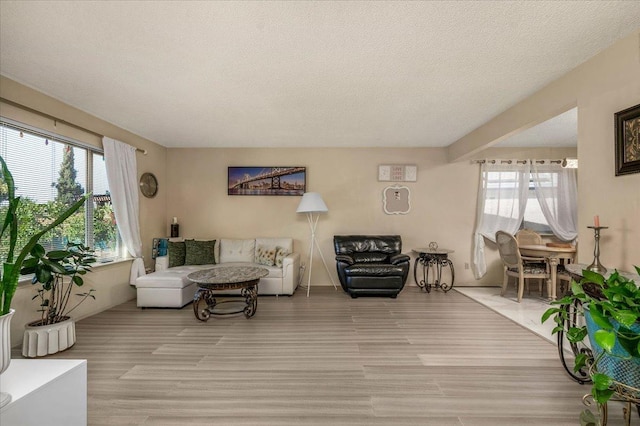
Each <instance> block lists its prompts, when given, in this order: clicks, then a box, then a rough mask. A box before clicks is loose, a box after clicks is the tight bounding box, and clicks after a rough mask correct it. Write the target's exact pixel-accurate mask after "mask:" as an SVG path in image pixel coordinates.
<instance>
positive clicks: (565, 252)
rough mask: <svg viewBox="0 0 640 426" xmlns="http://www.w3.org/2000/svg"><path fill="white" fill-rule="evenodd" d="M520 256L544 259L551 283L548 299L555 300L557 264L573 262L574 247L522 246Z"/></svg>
mask: <svg viewBox="0 0 640 426" xmlns="http://www.w3.org/2000/svg"><path fill="white" fill-rule="evenodd" d="M519 249H520V254H521V255H522V256H528V257H541V258H544V259H545V262H547V264H548V265H549V269H550V275H551V277H550V281H551V293H550V294H549V298H550V299H551V300H556V281H557V279H556V277H557V275H558V264H559V263H560V261H561V260H562V261H564V263H569V262H573V260H574V258H575V255H576V248H575V246H570V247H559V246H556V245H552V246H550V245H546V244H523V245H521V246H519Z"/></svg>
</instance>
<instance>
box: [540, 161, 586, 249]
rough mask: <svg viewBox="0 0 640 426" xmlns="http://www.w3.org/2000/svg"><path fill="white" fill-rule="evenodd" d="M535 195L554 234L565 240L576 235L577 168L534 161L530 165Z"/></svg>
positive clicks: (571, 238)
mask: <svg viewBox="0 0 640 426" xmlns="http://www.w3.org/2000/svg"><path fill="white" fill-rule="evenodd" d="M531 179H532V180H533V184H534V188H535V192H536V197H537V198H538V202H539V203H540V208H541V209H542V213H543V214H544V217H545V219H547V222H548V223H549V227H550V228H551V230H552V231H553V233H554V234H555V235H556V236H557V237H558V238H560V239H561V240H564V241H571V240H574V239H575V238H576V237H577V236H578V226H577V224H578V185H577V184H576V169H565V168H563V167H562V166H561V165H560V164H548V162H547V161H545V163H544V164H536V162H535V161H534V162H533V164H532V167H531Z"/></svg>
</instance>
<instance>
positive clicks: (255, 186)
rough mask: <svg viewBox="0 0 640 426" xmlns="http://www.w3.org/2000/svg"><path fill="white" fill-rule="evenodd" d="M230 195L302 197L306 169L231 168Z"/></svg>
mask: <svg viewBox="0 0 640 426" xmlns="http://www.w3.org/2000/svg"><path fill="white" fill-rule="evenodd" d="M227 176H228V179H227V183H228V190H227V194H228V195H302V194H304V192H305V190H306V187H307V170H306V167H229V168H228V175H227Z"/></svg>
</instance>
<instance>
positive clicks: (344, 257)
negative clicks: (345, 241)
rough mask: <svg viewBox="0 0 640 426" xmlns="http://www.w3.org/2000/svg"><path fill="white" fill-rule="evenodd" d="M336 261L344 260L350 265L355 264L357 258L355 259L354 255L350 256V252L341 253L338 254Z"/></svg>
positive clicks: (343, 261)
mask: <svg viewBox="0 0 640 426" xmlns="http://www.w3.org/2000/svg"><path fill="white" fill-rule="evenodd" d="M336 262H342V263H346V264H348V265H353V264H354V263H356V262H355V260H353V257H351V256H349V255H348V254H339V255H337V256H336Z"/></svg>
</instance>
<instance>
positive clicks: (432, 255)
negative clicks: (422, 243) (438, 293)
mask: <svg viewBox="0 0 640 426" xmlns="http://www.w3.org/2000/svg"><path fill="white" fill-rule="evenodd" d="M412 251H413V252H414V253H417V255H418V257H416V260H415V263H414V265H413V278H414V279H415V280H416V284H417V285H418V287H420V288H424V289H425V290H427V293H430V292H431V287H433V288H440V289H442V291H444V292H445V293H446V292H447V291H449V290H451V289H452V288H453V282H454V280H455V270H454V268H453V262H451V260H449V253H453V252H454V250H449V249H443V248H415V249H412ZM418 266H420V267H421V268H422V279H420V280H419V279H418V275H419V274H418ZM443 266H448V267H449V269H450V270H451V284H448V283H445V282H442V267H443ZM429 271H431V274H432V280H431V281H430V280H429Z"/></svg>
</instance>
